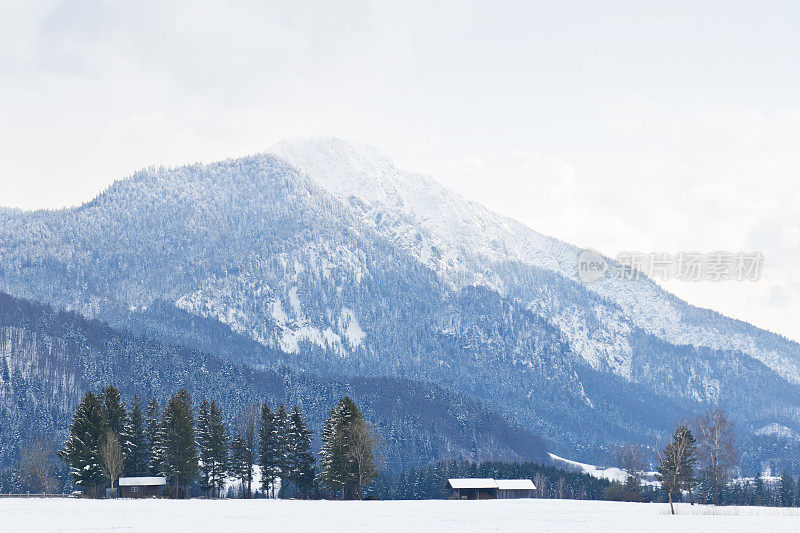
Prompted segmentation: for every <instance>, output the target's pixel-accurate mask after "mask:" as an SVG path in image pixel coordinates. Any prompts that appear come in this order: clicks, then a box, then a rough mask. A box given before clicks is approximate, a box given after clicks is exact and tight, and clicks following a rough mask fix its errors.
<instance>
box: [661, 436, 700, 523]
mask: <svg viewBox="0 0 800 533" xmlns="http://www.w3.org/2000/svg"><path fill="white" fill-rule="evenodd" d="M659 460H660V465H659V467H658V469H657V470H658V478H659V481H660V482H661V488H662V490H663V491H664V492H665V493H666V495H667V498H668V500H669V507H670V512H671V513H672V514H675V507H674V506H673V504H672V500H673V495H674V494H675V492H676V491H680V490H681V489H684V488H687V487H688V488H689V489H691V483H692V482H693V480H694V464H695V461H696V444H695V439H694V436H693V435H692V432H691V431H690V430H689V428H688V427H687V426H686V425H685V424H681V425H680V426H678V428H677V429H676V430H675V433H674V434H673V435H672V440H671V441H670V442H669V443H668V444H667V446H666V447H665V448H664V450H663V451H661V452H660V453H659Z"/></svg>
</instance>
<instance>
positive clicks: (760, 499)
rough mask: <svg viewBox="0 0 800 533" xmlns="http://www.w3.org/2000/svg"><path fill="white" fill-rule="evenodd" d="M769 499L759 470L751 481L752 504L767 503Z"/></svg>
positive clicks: (767, 490)
mask: <svg viewBox="0 0 800 533" xmlns="http://www.w3.org/2000/svg"><path fill="white" fill-rule="evenodd" d="M770 500H771V498H770V495H769V489H767V486H766V484H765V483H764V478H762V477H761V472H758V473H756V478H755V480H754V481H753V505H769V504H770Z"/></svg>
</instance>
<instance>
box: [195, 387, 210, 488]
mask: <svg viewBox="0 0 800 533" xmlns="http://www.w3.org/2000/svg"><path fill="white" fill-rule="evenodd" d="M208 410H209V409H208V400H206V399H205V398H203V401H202V402H200V406H199V407H198V408H197V424H196V426H197V449H198V452H199V457H200V486H201V487H202V488H203V490H204V491H205V492H206V497H209V496H211V489H212V483H211V469H210V468H209V464H210V463H212V462H213V461H212V459H211V444H210V442H209V441H210V437H209V434H210V433H211V431H210V429H209V424H208V419H209V412H208Z"/></svg>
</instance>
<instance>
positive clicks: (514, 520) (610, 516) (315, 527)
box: [0, 498, 800, 533]
mask: <svg viewBox="0 0 800 533" xmlns="http://www.w3.org/2000/svg"><path fill="white" fill-rule="evenodd" d="M667 512H668V508H667V506H666V505H664V504H636V503H616V502H587V501H575V500H538V499H537V500H493V501H434V500H428V501H397V502H391V501H390V502H329V501H313V502H303V501H278V500H212V501H203V500H188V501H173V500H81V499H66V498H65V499H22V498H8V499H5V498H0V530H2V531H8V532H12V531H20V532H22V531H24V532H25V533H29V532H38V531H112V530H113V531H143V532H150V531H169V532H170V533H176V532H179V531H191V532H192V533H196V532H201V531H213V532H214V533H220V532H223V531H236V532H237V533H239V532H246V531H262V532H263V531H280V532H281V533H287V532H291V531H314V532H328V531H333V532H338V531H343V532H344V531H346V532H348V533H353V532H359V531H379V532H380V533H389V532H394V531H403V532H408V531H435V532H437V533H438V532H441V531H458V532H465V531H504V532H505V531H558V532H560V533H564V532H565V531H570V532H572V531H647V532H650V531H670V532H672V531H725V532H726V533H734V532H737V531H747V532H753V531H798V530H800V509H779V508H753V507H723V508H716V509H715V508H712V507H707V506H694V507H689V506H688V505H684V506H681V507H680V508H679V512H680V514H679V515H678V516H670V515H669V514H666V513H667Z"/></svg>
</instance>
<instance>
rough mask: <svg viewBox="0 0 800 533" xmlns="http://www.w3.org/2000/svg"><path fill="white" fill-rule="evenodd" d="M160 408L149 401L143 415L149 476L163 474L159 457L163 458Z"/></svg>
mask: <svg viewBox="0 0 800 533" xmlns="http://www.w3.org/2000/svg"><path fill="white" fill-rule="evenodd" d="M161 419H162V416H161V406H160V405H159V404H158V401H157V400H156V399H155V398H151V399H150V403H148V404H147V414H146V415H145V434H146V437H147V443H146V446H147V455H148V461H147V467H148V471H149V474H150V475H152V476H157V475H159V474H162V473H163V470H164V469H163V468H162V464H161V457H162V456H163V445H162V444H161V441H160V437H161Z"/></svg>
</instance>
